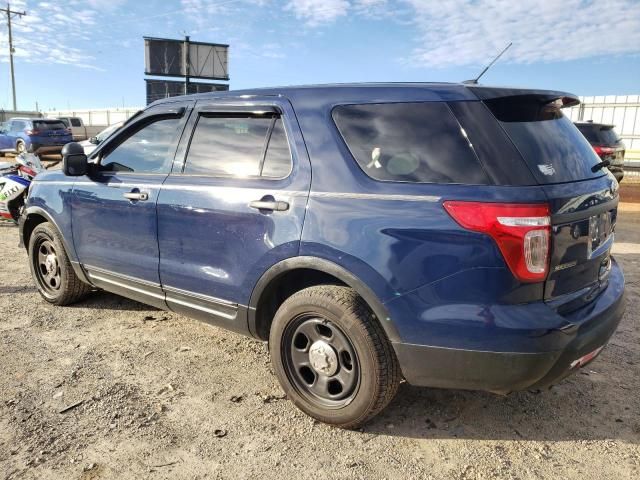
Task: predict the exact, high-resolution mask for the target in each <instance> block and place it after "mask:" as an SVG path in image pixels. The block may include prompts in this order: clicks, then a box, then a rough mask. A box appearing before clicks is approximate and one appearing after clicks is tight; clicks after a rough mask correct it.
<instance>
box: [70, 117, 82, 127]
mask: <svg viewBox="0 0 640 480" xmlns="http://www.w3.org/2000/svg"><path fill="white" fill-rule="evenodd" d="M71 126H72V127H81V126H82V122H81V121H80V119H79V118H77V117H71Z"/></svg>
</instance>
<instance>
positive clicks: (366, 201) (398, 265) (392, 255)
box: [292, 92, 546, 338]
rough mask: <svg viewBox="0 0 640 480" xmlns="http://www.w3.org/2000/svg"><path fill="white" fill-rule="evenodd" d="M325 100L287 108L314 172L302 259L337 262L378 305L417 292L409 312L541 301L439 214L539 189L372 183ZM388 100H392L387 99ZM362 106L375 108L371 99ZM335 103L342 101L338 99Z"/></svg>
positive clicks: (406, 329) (410, 327)
mask: <svg viewBox="0 0 640 480" xmlns="http://www.w3.org/2000/svg"><path fill="white" fill-rule="evenodd" d="M410 93H411V92H410ZM371 98H373V100H371ZM326 100H327V99H324V103H323V101H321V100H317V99H310V100H306V99H305V101H302V100H301V101H300V102H297V103H296V99H295V98H294V99H293V100H292V101H293V102H294V107H295V108H296V112H297V114H298V118H299V121H300V125H301V128H302V133H303V135H304V137H305V143H306V145H307V149H308V151H309V155H310V157H311V161H312V168H313V175H312V188H311V193H310V197H309V204H308V211H307V215H306V218H305V224H304V228H303V235H302V243H301V248H300V254H301V255H306V256H315V257H320V258H323V259H327V260H330V261H332V262H334V263H337V264H338V265H340V266H342V267H343V268H345V269H346V270H348V271H349V272H351V273H352V274H353V275H355V276H356V277H358V278H359V279H360V280H361V281H362V282H363V283H365V284H367V285H368V286H369V288H371V289H372V290H373V292H374V293H375V294H376V295H377V297H378V298H379V299H380V300H381V301H382V302H383V303H389V302H391V301H392V300H394V299H397V298H399V297H402V296H403V295H407V294H409V293H411V292H414V291H417V290H418V289H419V290H420V302H422V305H421V306H418V307H417V308H415V309H414V312H416V313H417V312H420V311H424V310H427V309H428V308H429V307H430V306H433V305H437V304H443V303H453V304H469V305H476V306H477V305H482V304H490V303H506V304H509V303H518V302H522V301H527V300H529V299H531V298H538V299H541V298H542V294H543V291H542V284H541V283H540V284H529V285H523V284H520V283H518V282H517V281H516V280H515V279H514V277H513V275H512V274H511V272H510V271H509V269H508V268H507V266H506V264H505V262H504V260H503V258H502V256H501V254H500V252H499V250H498V248H497V246H496V245H495V243H494V242H493V240H491V239H490V238H489V237H488V236H485V235H481V234H477V233H473V232H469V231H466V230H464V229H462V228H461V227H460V226H459V225H458V224H457V223H456V222H455V221H454V220H453V219H452V218H451V217H450V216H449V215H448V214H447V213H446V211H445V210H444V208H443V206H442V203H443V202H444V201H446V200H454V199H455V200H469V201H503V202H531V203H537V202H544V201H546V197H545V195H544V192H543V191H542V190H541V189H540V188H539V187H538V186H531V187H496V186H467V185H443V184H417V183H398V182H380V181H376V180H373V179H371V178H369V177H368V176H366V175H365V174H364V173H363V172H362V170H360V168H359V167H358V165H357V163H356V162H355V160H354V159H353V158H352V156H351V153H350V152H349V150H348V149H347V147H346V145H345V144H344V142H343V140H342V138H341V136H340V134H339V132H338V130H337V128H336V127H335V125H334V123H333V120H332V118H331V109H332V108H333V106H334V105H335V104H333V103H331V102H330V101H329V102H327V101H326ZM390 100H394V99H389V98H386V99H385V100H384V101H390ZM353 101H354V103H357V102H358V101H361V99H358V98H355V97H354V100H353ZM368 101H375V95H374V96H373V97H370V98H369V100H368ZM397 101H434V98H433V97H430V96H429V94H428V92H413V93H411V95H410V96H409V97H407V98H401V97H399V98H398V99H397ZM340 103H349V102H348V101H344V100H343V99H341V101H340ZM336 104H337V103H336ZM489 279H490V281H489ZM414 307H416V306H415V305H414ZM477 309H478V310H481V309H482V307H478V308H477ZM398 312H399V314H398V315H397V316H395V318H392V321H393V322H394V324H395V325H396V328H397V329H398V331H399V334H400V336H401V337H402V338H409V336H410V334H411V332H413V331H415V328H414V327H415V324H416V321H417V318H415V317H412V316H411V314H410V312H409V313H407V312H408V310H407V309H402V311H400V310H398Z"/></svg>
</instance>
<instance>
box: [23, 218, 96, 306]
mask: <svg viewBox="0 0 640 480" xmlns="http://www.w3.org/2000/svg"><path fill="white" fill-rule="evenodd" d="M29 266H30V267H31V276H32V277H33V280H34V282H35V284H36V287H38V292H40V295H42V297H43V298H44V299H45V300H46V301H47V302H49V303H53V304H55V305H69V304H71V303H74V302H77V301H78V300H80V299H82V298H84V297H85V296H86V295H87V294H88V293H89V292H90V291H91V286H89V285H88V284H86V283H84V282H82V281H81V280H80V279H79V278H78V276H77V275H76V273H75V272H74V271H73V267H72V266H71V262H70V261H69V257H68V256H67V253H66V252H65V249H64V245H63V243H62V238H61V237H60V234H59V233H58V231H57V230H56V229H55V227H54V226H53V225H52V224H50V223H48V222H44V223H41V224H39V225H37V226H36V227H35V228H34V229H33V232H31V236H30V237H29Z"/></svg>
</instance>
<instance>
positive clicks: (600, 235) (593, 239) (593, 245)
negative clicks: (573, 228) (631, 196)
mask: <svg viewBox="0 0 640 480" xmlns="http://www.w3.org/2000/svg"><path fill="white" fill-rule="evenodd" d="M613 226H614V214H613V211H609V212H603V213H601V214H599V215H592V216H591V217H589V257H591V256H592V255H593V252H595V251H596V250H598V248H600V246H602V245H603V244H604V243H605V242H606V241H607V240H608V239H609V237H610V236H611V234H612V233H613Z"/></svg>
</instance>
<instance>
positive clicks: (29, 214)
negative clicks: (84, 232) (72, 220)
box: [19, 206, 91, 284]
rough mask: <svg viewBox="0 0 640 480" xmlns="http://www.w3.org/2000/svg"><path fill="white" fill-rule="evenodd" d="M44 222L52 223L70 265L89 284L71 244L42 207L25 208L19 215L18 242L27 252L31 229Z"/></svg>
mask: <svg viewBox="0 0 640 480" xmlns="http://www.w3.org/2000/svg"><path fill="white" fill-rule="evenodd" d="M45 222H49V223H50V224H51V225H53V228H55V229H56V230H57V231H58V233H59V234H60V238H61V239H62V245H63V246H64V249H65V252H66V253H67V256H68V257H69V262H70V263H71V266H72V267H73V270H74V272H75V274H76V275H77V276H78V278H80V280H82V281H83V282H85V283H88V284H91V282H90V281H89V279H88V278H87V276H86V275H85V273H84V270H82V267H80V264H79V263H78V261H77V258H76V256H75V250H74V249H73V248H71V247H72V245H69V242H68V241H67V239H66V238H65V237H64V235H63V234H62V230H61V229H60V227H59V226H58V223H57V222H56V221H55V219H54V218H53V217H52V216H51V214H50V213H49V212H47V211H46V210H44V209H43V208H41V207H37V206H31V207H28V208H27V209H26V210H25V212H24V215H23V216H22V217H21V219H20V222H19V227H20V244H21V245H22V246H23V247H24V248H25V249H26V250H27V252H28V250H29V241H30V239H31V234H32V233H33V230H34V229H35V228H36V227H37V226H38V225H40V224H41V223H45Z"/></svg>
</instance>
